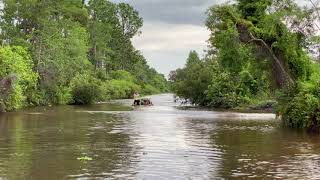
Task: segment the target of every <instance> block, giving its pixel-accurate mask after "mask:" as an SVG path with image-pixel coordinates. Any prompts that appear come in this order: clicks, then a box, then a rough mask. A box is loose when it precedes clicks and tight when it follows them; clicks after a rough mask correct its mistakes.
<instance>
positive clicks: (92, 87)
mask: <svg viewBox="0 0 320 180" xmlns="http://www.w3.org/2000/svg"><path fill="white" fill-rule="evenodd" d="M1 8H2V9H1V13H0V42H2V43H3V45H6V46H7V47H5V48H1V51H3V53H1V54H0V55H1V58H2V59H3V62H1V63H4V65H2V66H0V82H1V81H2V80H3V79H4V80H6V79H5V78H6V76H8V75H11V74H14V75H16V76H17V79H18V80H17V81H15V83H14V85H13V86H12V88H11V89H12V91H11V92H10V94H9V96H8V97H6V98H5V99H3V100H1V101H0V106H1V107H0V108H1V109H3V107H2V106H4V105H5V106H7V107H8V108H7V110H13V109H16V108H19V107H23V106H27V105H29V104H30V105H49V104H74V103H75V104H90V103H94V102H95V101H105V100H108V99H111V98H128V97H130V96H131V94H132V92H133V91H143V93H158V92H164V91H167V90H168V84H167V81H166V79H165V78H164V76H163V75H160V74H159V73H158V72H156V71H155V70H154V69H152V68H150V67H149V66H148V65H147V61H146V59H145V58H144V57H143V56H142V55H141V53H140V52H139V51H137V50H136V49H135V48H134V47H133V45H132V42H131V39H132V38H133V37H134V36H135V35H137V34H139V33H140V29H141V27H142V25H143V20H142V18H141V17H140V16H139V13H138V12H137V11H136V10H135V9H134V8H133V7H132V6H130V5H129V4H126V3H119V4H115V3H113V2H111V1H105V0H90V1H87V2H84V1H83V0H73V1H70V0H59V1H55V0H47V1H35V0H4V1H1ZM16 45H18V46H22V47H23V48H24V49H27V50H28V51H22V50H21V49H22V48H19V47H16ZM10 47H11V48H10ZM11 51H12V52H11ZM10 53H12V54H10ZM28 54H30V55H28ZM2 59H1V60H2ZM16 59H18V60H16ZM22 59H23V60H22ZM13 62H14V63H13ZM10 63H11V64H10ZM142 87H144V88H142ZM2 101H4V102H2ZM3 104H4V105H3Z"/></svg>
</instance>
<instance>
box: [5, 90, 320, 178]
mask: <svg viewBox="0 0 320 180" xmlns="http://www.w3.org/2000/svg"><path fill="white" fill-rule="evenodd" d="M151 98H152V100H153V102H154V104H155V106H153V107H138V108H132V107H130V106H126V105H130V103H132V102H131V100H123V101H118V102H117V103H121V104H122V105H119V104H100V105H93V106H86V107H81V106H58V107H50V108H48V107H39V108H35V109H30V110H25V111H22V112H16V113H7V114H3V115H0V179H249V178H254V179H256V178H260V179H276V178H278V179H319V178H320V175H319V172H320V138H319V137H318V136H311V135H306V134H303V133H299V132H295V131H290V130H285V129H283V128H281V124H280V122H279V121H278V120H275V115H273V114H241V113H240V114H239V113H228V112H212V111H195V110H179V109H177V108H176V107H175V106H176V105H177V104H174V103H173V101H172V99H173V98H172V95H171V94H164V95H158V96H152V97H151Z"/></svg>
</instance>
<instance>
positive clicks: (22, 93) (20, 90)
mask: <svg viewBox="0 0 320 180" xmlns="http://www.w3.org/2000/svg"><path fill="white" fill-rule="evenodd" d="M32 68H33V62H32V59H31V57H30V55H29V54H28V52H27V51H26V50H25V49H24V48H22V47H19V46H13V47H9V46H7V47H3V48H0V81H1V80H2V79H4V78H6V77H8V76H15V78H14V80H13V81H12V83H13V84H12V85H11V87H9V88H10V92H9V95H6V96H4V97H1V96H3V95H1V93H0V101H2V102H1V104H4V106H5V110H9V111H11V110H16V109H18V108H21V107H23V106H26V105H27V104H28V101H27V100H28V99H30V97H28V91H30V90H32V89H35V88H36V85H37V79H38V74H37V73H34V72H33V71H32Z"/></svg>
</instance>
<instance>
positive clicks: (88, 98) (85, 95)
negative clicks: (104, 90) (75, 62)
mask: <svg viewBox="0 0 320 180" xmlns="http://www.w3.org/2000/svg"><path fill="white" fill-rule="evenodd" d="M99 96H101V91H100V89H99V87H98V86H97V85H96V84H89V83H87V84H78V85H77V86H75V87H74V88H73V89H72V97H73V101H74V104H78V105H86V104H92V103H94V102H95V101H96V100H98V99H99Z"/></svg>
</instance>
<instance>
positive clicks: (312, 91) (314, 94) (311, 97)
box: [278, 65, 320, 131]
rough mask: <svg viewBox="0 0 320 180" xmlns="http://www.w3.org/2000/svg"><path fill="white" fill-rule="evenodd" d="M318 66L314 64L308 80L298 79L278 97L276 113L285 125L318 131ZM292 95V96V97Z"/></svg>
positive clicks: (319, 105) (319, 79) (319, 75)
mask: <svg viewBox="0 0 320 180" xmlns="http://www.w3.org/2000/svg"><path fill="white" fill-rule="evenodd" d="M319 70H320V67H319V66H316V65H315V66H314V68H313V73H312V76H311V78H310V80H308V81H300V82H298V83H297V86H296V87H295V88H293V89H292V90H291V91H289V92H288V93H286V94H284V95H282V96H280V97H279V101H280V102H281V103H282V104H280V107H279V109H278V113H279V114H282V115H283V122H284V124H285V126H288V127H292V128H302V129H309V130H312V131H319V128H320V71H319ZM292 97H293V98H292Z"/></svg>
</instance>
